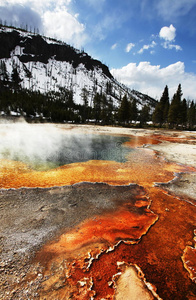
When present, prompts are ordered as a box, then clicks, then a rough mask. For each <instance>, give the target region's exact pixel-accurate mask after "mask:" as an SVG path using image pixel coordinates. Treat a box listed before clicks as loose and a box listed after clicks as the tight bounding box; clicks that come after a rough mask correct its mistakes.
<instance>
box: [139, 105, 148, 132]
mask: <svg viewBox="0 0 196 300" xmlns="http://www.w3.org/2000/svg"><path fill="white" fill-rule="evenodd" d="M139 119H140V126H141V127H143V125H145V124H146V122H148V121H149V120H150V107H149V106H148V105H144V106H143V108H142V110H141V112H140V118H139Z"/></svg>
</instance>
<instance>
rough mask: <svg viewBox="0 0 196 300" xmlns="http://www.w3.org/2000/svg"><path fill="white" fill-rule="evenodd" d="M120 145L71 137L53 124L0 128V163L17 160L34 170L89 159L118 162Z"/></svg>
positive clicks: (115, 140) (112, 140) (113, 141)
mask: <svg viewBox="0 0 196 300" xmlns="http://www.w3.org/2000/svg"><path fill="white" fill-rule="evenodd" d="M122 142H123V141H122V138H120V137H111V136H96V135H92V134H91V135H85V134H76V133H74V134H73V133H72V132H71V131H68V130H63V129H62V128H59V127H58V126H55V125H53V124H44V125H43V124H28V123H25V122H23V123H15V124H0V159H10V160H19V161H23V162H25V163H28V164H30V165H31V166H34V167H35V165H40V164H41V165H42V166H43V164H45V165H48V167H49V165H50V164H52V165H51V167H55V166H60V165H64V164H67V163H73V162H82V161H88V160H91V159H101V160H116V161H120V162H122V161H123V160H124V156H123V155H124V154H123V153H122V147H121V144H122ZM124 151H125V149H124ZM45 167H46V166H45ZM46 168H47V167H46Z"/></svg>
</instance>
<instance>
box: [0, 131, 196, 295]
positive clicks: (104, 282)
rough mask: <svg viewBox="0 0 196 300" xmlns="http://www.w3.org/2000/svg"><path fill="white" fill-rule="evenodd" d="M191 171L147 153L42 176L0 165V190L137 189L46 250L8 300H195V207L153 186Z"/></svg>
mask: <svg viewBox="0 0 196 300" xmlns="http://www.w3.org/2000/svg"><path fill="white" fill-rule="evenodd" d="M169 139H170V137H169V138H168V139H167V137H166V136H164V137H163V136H162V135H159V136H157V137H156V138H155V139H154V137H153V136H150V137H149V138H148V137H142V138H140V137H137V139H136V140H135V141H134V140H132V141H131V142H130V143H126V144H127V146H128V145H129V146H131V147H133V145H135V147H138V146H141V145H142V144H148V143H154V144H156V143H158V142H159V141H158V140H169ZM176 139H177V137H175V141H176ZM172 141H174V139H173V140H172ZM182 142H184V140H183V141H182ZM195 171H196V170H195V168H194V167H188V166H183V165H177V164H175V163H169V162H167V161H165V160H164V159H163V158H162V157H160V156H159V155H158V154H157V153H155V152H154V151H152V150H149V149H146V148H137V149H136V150H135V151H133V152H132V153H131V154H129V155H128V156H127V162H125V163H117V162H114V161H88V162H84V163H73V164H70V165H66V166H63V167H60V168H57V169H53V170H50V171H45V172H37V171H34V170H32V169H29V168H28V167H27V166H26V165H25V164H22V163H18V162H13V161H1V166H0V178H1V182H0V188H20V187H24V186H25V187H29V188H30V187H43V188H46V187H51V186H65V185H72V184H74V183H78V182H84V181H88V182H94V183H95V182H105V183H107V184H110V185H114V186H118V187H120V186H122V185H129V184H130V183H134V184H138V185H139V186H136V185H135V186H133V187H132V188H131V189H132V191H134V189H135V191H137V193H136V192H133V193H132V194H131V196H130V198H127V199H124V201H123V199H122V198H121V200H120V201H117V199H116V198H115V197H114V198H115V206H112V208H111V209H107V210H104V209H103V211H101V213H100V214H93V215H92V216H90V217H88V218H85V219H83V220H82V221H81V222H79V223H78V224H74V226H72V227H70V229H69V230H68V229H66V231H64V232H63V231H61V234H59V235H58V236H56V239H55V240H51V241H49V242H47V243H45V244H44V245H43V246H42V247H41V248H40V249H39V250H38V251H37V252H36V255H35V257H34V258H33V259H32V261H31V267H30V269H29V271H28V272H27V274H25V276H24V277H23V279H22V280H21V281H20V282H19V283H17V284H15V286H14V289H15V290H14V292H13V293H12V294H11V295H12V298H11V297H10V298H9V299H20V297H19V296H21V292H19V290H24V292H23V297H24V295H25V293H27V291H28V293H31V295H36V297H37V298H38V299H43V300H44V299H47V300H50V299H51V300H53V299H55V300H62V299H64V300H67V299H78V300H88V299H96V300H101V299H111V300H119V299H136V298H137V299H139V300H143V299H164V300H166V299H167V300H173V299H178V300H193V299H196V292H195V287H194V286H193V285H194V283H193V282H194V281H195V270H196V259H195V247H194V246H193V245H192V244H191V243H190V241H191V240H192V233H193V231H194V229H195V216H196V206H195V205H194V204H193V202H191V203H189V202H188V201H186V198H185V197H183V199H182V198H181V197H180V196H179V195H174V194H172V193H169V192H167V191H166V190H164V189H163V188H162V187H161V185H155V183H157V182H158V183H167V182H168V181H171V180H172V179H174V177H175V175H174V173H180V172H195ZM83 188H85V187H83ZM51 193H52V191H51ZM100 193H101V190H100ZM105 199H106V200H107V198H105ZM112 199H113V196H112ZM112 201H114V199H113V200H111V202H112ZM183 252H184V253H183ZM182 255H183V256H182ZM121 262H123V264H121ZM190 278H191V279H192V281H191V280H190ZM31 295H29V297H31ZM14 297H15V298H14ZM17 297H18V298H17ZM36 297H35V299H36ZM5 299H6V300H7V299H8V298H5Z"/></svg>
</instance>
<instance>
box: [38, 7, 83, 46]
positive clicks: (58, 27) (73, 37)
mask: <svg viewBox="0 0 196 300" xmlns="http://www.w3.org/2000/svg"><path fill="white" fill-rule="evenodd" d="M43 26H44V30H45V34H46V35H47V36H52V37H57V38H58V39H61V40H63V41H66V42H67V43H71V44H72V43H74V46H76V47H80V46H81V45H83V44H84V41H85V40H86V39H87V36H86V35H85V27H84V25H83V24H81V23H79V22H78V20H77V16H73V15H71V14H70V13H69V12H68V11H67V9H66V8H64V9H59V8H58V9H55V10H54V11H46V12H45V13H44V15H43Z"/></svg>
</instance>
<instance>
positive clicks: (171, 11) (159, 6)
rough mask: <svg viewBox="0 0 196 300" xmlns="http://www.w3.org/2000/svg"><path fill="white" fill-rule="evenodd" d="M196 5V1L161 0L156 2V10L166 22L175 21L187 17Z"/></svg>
mask: <svg viewBox="0 0 196 300" xmlns="http://www.w3.org/2000/svg"><path fill="white" fill-rule="evenodd" d="M195 4H196V0H172V1H171V0H159V1H155V8H156V11H157V13H158V15H160V16H161V17H163V18H164V19H165V20H173V19H174V18H178V17H181V16H185V15H187V14H188V13H189V12H190V11H191V9H192V8H193V7H194V6H195Z"/></svg>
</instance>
